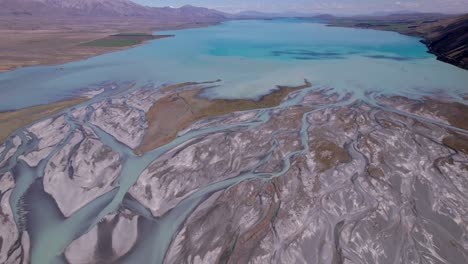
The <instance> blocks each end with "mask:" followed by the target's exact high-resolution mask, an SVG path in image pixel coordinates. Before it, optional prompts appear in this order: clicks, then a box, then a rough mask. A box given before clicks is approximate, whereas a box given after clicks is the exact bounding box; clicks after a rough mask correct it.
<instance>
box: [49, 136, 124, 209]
mask: <svg viewBox="0 0 468 264" xmlns="http://www.w3.org/2000/svg"><path fill="white" fill-rule="evenodd" d="M121 169H122V165H121V163H120V158H119V155H118V154H117V153H115V152H114V151H112V149H111V148H109V147H108V146H105V145H104V144H103V143H102V142H101V141H100V140H99V138H98V137H97V136H96V135H95V134H94V132H93V131H92V130H90V129H86V128H82V129H78V130H76V131H75V132H73V136H72V138H71V140H70V141H69V142H68V143H67V144H66V145H65V146H64V147H63V148H62V149H61V150H59V151H58V152H57V153H56V154H55V155H54V156H53V157H52V158H51V159H50V161H49V162H48V163H47V166H46V169H45V175H44V190H45V191H46V192H47V193H49V194H50V195H52V197H53V198H54V199H55V201H56V202H57V205H58V207H59V208H60V210H61V211H62V213H63V214H64V215H65V216H66V217H69V216H70V215H71V214H73V213H74V212H76V211H77V210H78V209H80V208H81V207H83V206H84V205H86V204H87V203H89V202H91V201H92V200H94V199H95V198H97V197H99V196H101V195H102V194H104V193H106V192H108V191H110V190H112V189H113V188H115V187H116V185H117V183H116V179H117V177H118V175H119V174H120V171H121Z"/></svg>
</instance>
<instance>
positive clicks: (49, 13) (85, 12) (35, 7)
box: [0, 0, 230, 21]
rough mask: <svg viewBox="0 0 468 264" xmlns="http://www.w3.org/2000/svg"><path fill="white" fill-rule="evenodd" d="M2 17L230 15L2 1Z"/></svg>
mask: <svg viewBox="0 0 468 264" xmlns="http://www.w3.org/2000/svg"><path fill="white" fill-rule="evenodd" d="M0 15H3V16H34V17H74V16H77V17H112V18H118V17H136V18H149V19H161V20H165V21H166V20H175V19H183V20H184V21H195V20H196V21H207V20H216V21H218V20H223V19H227V18H229V16H230V15H229V14H226V13H223V12H220V11H217V10H213V9H208V8H202V7H195V6H191V5H186V6H182V7H180V8H172V7H147V6H142V5H139V4H137V3H134V2H132V1H129V0H0Z"/></svg>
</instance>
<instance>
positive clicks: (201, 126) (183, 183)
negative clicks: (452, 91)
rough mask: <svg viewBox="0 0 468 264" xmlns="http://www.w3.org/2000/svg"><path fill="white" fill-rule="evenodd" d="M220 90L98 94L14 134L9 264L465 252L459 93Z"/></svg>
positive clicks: (6, 179)
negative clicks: (230, 95) (232, 93)
mask: <svg viewBox="0 0 468 264" xmlns="http://www.w3.org/2000/svg"><path fill="white" fill-rule="evenodd" d="M213 85H217V82H207V83H185V84H180V85H172V86H163V87H159V86H151V85H148V86H144V87H137V86H135V87H131V88H129V89H127V90H125V91H121V92H120V93H118V92H115V91H114V92H112V94H109V93H103V94H100V95H97V96H96V97H95V98H93V99H92V100H90V101H88V102H84V103H81V104H80V105H78V106H76V107H73V108H71V109H68V110H65V111H63V112H60V113H57V114H56V115H54V116H51V117H48V118H45V119H43V120H39V121H38V122H36V123H34V124H32V125H30V126H27V127H25V128H23V129H20V130H18V131H16V132H15V133H14V134H13V135H11V136H10V137H9V138H8V139H7V140H6V141H5V143H4V144H3V145H1V146H0V151H1V153H0V193H1V195H0V201H1V206H0V219H1V220H2V225H1V226H0V242H1V243H0V250H1V251H0V262H2V263H29V261H30V260H32V263H141V261H144V262H145V263H466V262H467V261H468V251H467V248H468V228H467V226H468V217H467V216H468V206H467V203H468V197H467V195H466V193H468V147H467V146H468V131H467V130H466V129H467V127H466V121H465V120H468V116H467V114H466V113H468V112H467V111H466V110H467V109H468V106H467V105H466V101H464V99H462V98H461V97H460V98H450V97H445V98H443V99H440V97H439V98H437V99H436V97H433V98H429V97H424V98H406V97H402V96H389V95H380V94H374V93H368V94H367V96H366V97H364V98H362V97H357V96H355V95H353V94H338V93H336V92H335V91H334V90H333V89H325V88H322V87H314V86H313V85H311V84H310V83H308V82H307V81H306V82H305V85H304V86H299V87H278V89H277V90H275V91H273V92H272V94H270V95H268V96H264V97H262V98H260V99H259V100H257V101H255V100H239V101H236V100H233V101H227V100H217V101H216V100H215V101H209V100H207V99H204V98H203V97H201V93H200V92H201V91H203V90H204V89H206V88H207V87H210V86H213ZM168 102H174V104H172V105H171V111H169V112H164V115H161V114H160V112H159V111H157V110H158V109H161V106H164V105H166V104H168ZM171 112H172V114H174V116H170V115H171ZM207 113H211V114H207ZM176 114H177V115H176ZM168 122H169V123H168ZM149 135H153V136H149ZM158 137H163V139H161V138H158ZM39 208H40V209H41V210H39Z"/></svg>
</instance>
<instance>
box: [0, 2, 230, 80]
mask: <svg viewBox="0 0 468 264" xmlns="http://www.w3.org/2000/svg"><path fill="white" fill-rule="evenodd" d="M230 18H231V15H229V14H226V13H223V12H219V11H217V10H212V9H208V8H202V7H195V6H190V5H187V6H183V7H180V8H170V7H162V8H156V7H147V6H141V5H138V4H136V3H134V2H131V1H129V0H0V34H1V35H2V41H1V42H0V72H1V71H5V70H11V69H15V68H18V67H25V66H33V65H44V64H47V65H49V64H62V63H65V62H69V61H73V60H81V59H86V58H89V57H92V56H96V55H100V54H103V53H107V52H112V51H117V50H121V49H125V48H128V47H131V46H134V45H139V44H140V43H142V41H141V40H134V39H125V40H121V39H118V41H116V40H115V39H116V37H115V35H116V34H121V33H124V34H127V35H126V36H128V33H144V34H148V35H149V36H148V37H147V39H157V38H160V37H158V36H155V37H152V36H151V34H152V33H153V32H155V31H160V30H172V29H180V28H191V27H201V26H208V25H211V24H215V23H219V22H222V21H225V20H227V19H230ZM120 38H121V37H120ZM109 40H110V41H109ZM90 43H91V44H93V43H98V44H99V45H91V44H90ZM102 43H106V45H102ZM109 43H111V44H112V45H110V44H109Z"/></svg>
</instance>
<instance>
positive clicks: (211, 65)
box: [0, 19, 468, 111]
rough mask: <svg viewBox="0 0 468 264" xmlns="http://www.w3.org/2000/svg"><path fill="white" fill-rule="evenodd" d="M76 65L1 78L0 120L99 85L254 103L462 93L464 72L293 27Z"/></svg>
mask: <svg viewBox="0 0 468 264" xmlns="http://www.w3.org/2000/svg"><path fill="white" fill-rule="evenodd" d="M158 33H159V34H174V35H176V36H175V37H174V38H167V39H162V40H155V41H152V42H150V43H148V44H146V45H143V46H139V47H135V48H131V49H128V50H124V51H120V52H114V53H109V54H105V55H101V56H98V57H94V58H90V59H87V60H83V61H77V62H71V63H67V64H63V65H58V66H57V65H55V66H37V67H28V68H22V69H18V70H15V71H12V72H7V73H2V74H0V91H1V93H2V96H1V98H0V111H1V110H11V109H18V108H23V107H28V106H32V105H38V104H44V103H49V102H54V101H57V100H60V99H63V98H64V97H70V96H76V95H77V94H79V92H80V91H83V90H84V89H88V88H89V87H96V85H98V84H100V83H103V82H117V83H118V82H128V81H131V82H136V83H137V85H145V84H148V83H154V84H160V83H178V82H186V81H210V80H217V79H221V80H222V83H221V85H220V86H219V87H217V88H214V89H212V90H209V91H208V92H207V93H206V96H211V97H222V98H247V97H258V96H260V95H263V94H265V93H267V92H268V91H269V90H271V89H274V88H275V87H276V85H297V84H302V83H303V80H304V78H307V79H309V80H310V81H311V82H312V83H313V84H318V85H323V86H326V87H330V88H334V89H336V90H338V91H351V92H354V93H355V95H357V96H359V95H360V94H362V93H363V92H366V91H375V92H383V93H387V94H399V93H405V94H406V95H411V94H421V93H427V92H432V91H434V90H435V91H444V92H448V93H459V92H466V91H468V85H467V84H468V71H465V70H462V69H459V68H457V67H455V66H452V65H449V64H446V63H443V62H439V61H437V60H436V59H435V57H434V56H433V55H432V54H428V53H427V49H426V47H425V46H424V45H423V44H422V43H420V42H419V39H417V38H412V37H408V36H404V35H400V34H398V33H394V32H384V31H375V30H362V29H352V28H336V27H328V26H326V25H325V24H322V23H313V22H311V21H305V20H299V19H282V20H265V21H230V22H226V23H223V24H220V25H216V26H211V27H206V28H195V29H187V30H180V31H167V32H158Z"/></svg>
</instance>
